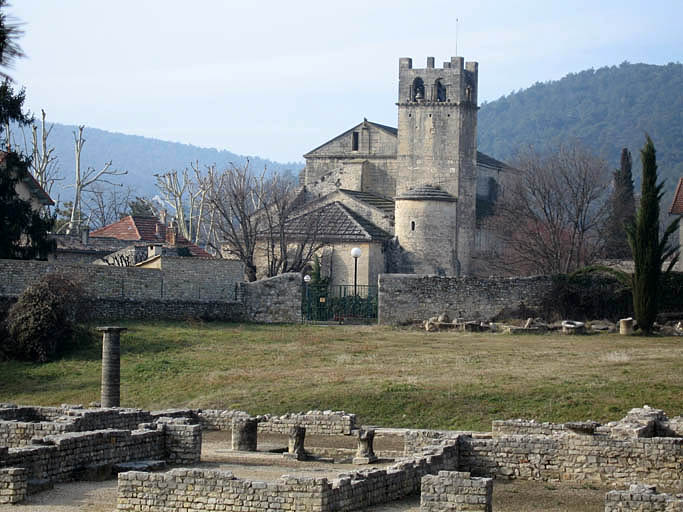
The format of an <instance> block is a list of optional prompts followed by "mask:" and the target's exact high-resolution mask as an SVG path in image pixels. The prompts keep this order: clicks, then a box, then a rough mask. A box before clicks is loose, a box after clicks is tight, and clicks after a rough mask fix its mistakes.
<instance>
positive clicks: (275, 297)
mask: <svg viewBox="0 0 683 512" xmlns="http://www.w3.org/2000/svg"><path fill="white" fill-rule="evenodd" d="M301 285H302V277H301V274H299V273H296V272H290V273H287V274H281V275H279V276H275V277H270V278H268V279H261V280H259V281H254V282H252V283H242V285H241V286H242V290H243V294H244V304H245V308H246V316H247V318H248V319H249V320H250V321H252V322H259V323H266V324H268V323H277V322H286V323H298V322H301V289H302V286H301Z"/></svg>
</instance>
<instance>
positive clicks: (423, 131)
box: [292, 57, 514, 285]
mask: <svg viewBox="0 0 683 512" xmlns="http://www.w3.org/2000/svg"><path fill="white" fill-rule="evenodd" d="M477 92H478V64H477V63H476V62H467V63H465V62H464V59H463V58H462V57H452V58H451V60H450V61H449V62H444V63H443V66H442V67H435V65H434V58H433V57H429V58H427V66H426V67H425V68H413V62H412V59H410V58H402V59H400V60H399V92H398V102H397V106H398V128H394V127H391V126H385V125H382V124H378V123H373V122H371V121H368V120H367V119H365V120H363V122H361V123H359V124H358V125H356V126H354V127H352V128H351V129H349V130H347V131H345V132H344V133H342V134H340V135H338V136H336V137H334V138H333V139H331V140H329V141H328V142H325V143H324V144H322V145H321V146H319V147H317V148H315V149H313V150H311V151H309V152H308V153H306V154H305V155H304V158H305V159H306V167H305V168H304V169H303V170H302V171H301V174H300V184H301V185H302V186H303V188H302V190H303V192H302V195H303V197H302V199H303V200H304V204H303V206H302V215H306V216H308V215H312V214H316V215H319V216H320V219H321V223H320V226H321V227H320V232H319V238H320V239H321V240H323V241H324V242H325V248H324V250H323V251H322V253H321V266H322V269H323V273H324V274H327V275H328V276H329V277H330V280H331V283H332V284H352V283H353V267H354V261H353V258H352V257H351V253H350V251H351V249H352V248H353V247H359V248H361V251H362V253H361V256H360V258H359V259H358V284H371V285H372V284H376V283H377V275H378V274H379V273H382V272H404V273H420V274H438V275H472V274H476V273H477V259H478V257H480V256H481V255H482V254H483V253H485V251H486V250H487V248H488V246H489V244H490V241H489V237H488V236H487V234H486V233H485V232H484V230H483V229H482V228H481V227H480V226H481V220H482V219H483V218H484V217H485V216H486V215H487V214H489V213H490V212H491V206H492V203H493V202H494V201H495V199H496V197H497V192H498V190H499V187H500V186H501V185H502V184H503V182H504V181H506V180H507V179H509V178H510V177H511V176H513V175H514V170H513V169H511V168H510V167H508V166H507V165H506V164H504V163H502V162H500V161H498V160H496V159H495V158H492V157H490V156H488V155H485V154H483V153H481V152H479V151H477V110H478V106H477ZM296 223H297V218H294V219H293V220H292V227H293V228H294V227H295V225H296ZM293 230H294V231H295V229H293Z"/></svg>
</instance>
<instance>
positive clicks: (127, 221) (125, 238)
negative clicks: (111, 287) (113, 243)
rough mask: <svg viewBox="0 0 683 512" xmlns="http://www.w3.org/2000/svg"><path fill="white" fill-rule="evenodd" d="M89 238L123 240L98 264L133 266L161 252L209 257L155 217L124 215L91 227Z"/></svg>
mask: <svg viewBox="0 0 683 512" xmlns="http://www.w3.org/2000/svg"><path fill="white" fill-rule="evenodd" d="M90 239H91V240H97V239H109V240H111V239H115V240H118V241H120V242H127V244H126V246H125V247H124V248H121V249H119V250H118V251H116V252H113V253H112V254H109V255H107V256H106V257H104V258H102V261H100V262H99V263H102V264H109V265H116V266H134V265H137V264H138V263H140V262H142V261H145V260H146V259H148V258H150V257H154V256H159V255H161V254H166V255H169V256H193V257H197V258H212V256H211V255H210V254H209V253H208V252H206V251H205V250H204V249H202V248H201V247H199V246H197V245H195V244H193V243H192V242H190V241H189V240H188V239H187V238H185V237H184V236H182V235H181V234H180V233H179V232H178V226H177V225H176V224H174V223H172V224H171V225H170V226H169V225H166V223H164V222H162V221H161V220H160V219H158V218H156V217H146V216H138V215H128V216H126V217H123V218H122V219H121V220H119V221H117V222H114V223H112V224H109V225H107V226H104V227H103V228H100V229H97V230H95V231H92V232H91V233H90Z"/></svg>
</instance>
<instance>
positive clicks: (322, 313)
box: [301, 284, 377, 323]
mask: <svg viewBox="0 0 683 512" xmlns="http://www.w3.org/2000/svg"><path fill="white" fill-rule="evenodd" d="M301 314H302V317H303V319H304V321H308V322H339V323H344V322H347V323H372V322H374V321H376V320H377V287H376V286H365V285H363V286H361V285H356V286H354V285H352V284H350V285H335V286H329V285H325V284H322V285H320V284H304V290H303V294H302V304H301Z"/></svg>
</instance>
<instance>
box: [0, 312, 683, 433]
mask: <svg viewBox="0 0 683 512" xmlns="http://www.w3.org/2000/svg"><path fill="white" fill-rule="evenodd" d="M127 327H128V328H129V329H130V330H129V331H128V332H127V333H125V334H124V336H123V346H122V402H123V405H128V406H139V407H147V408H159V407H167V406H175V407H179V406H191V407H203V408H210V407H213V408H241V409H245V410H248V411H249V412H251V413H254V414H259V413H266V412H270V413H284V412H292V411H299V410H308V409H344V410H347V411H351V412H355V413H356V414H358V415H359V416H360V420H361V421H362V422H366V423H373V424H379V425H392V426H405V427H424V428H457V429H477V430H488V428H489V427H490V422H491V420H492V419H501V418H513V417H526V418H536V419H539V420H545V421H567V420H580V419H589V418H590V419H594V420H597V421H606V420H613V419H617V418H619V417H621V416H623V414H624V413H625V412H626V411H627V410H628V409H630V408H631V407H635V406H642V405H643V404H648V405H651V406H653V407H660V408H663V409H665V410H666V411H667V412H669V414H670V415H676V414H681V412H682V411H683V382H682V379H681V377H680V376H681V372H682V370H683V339H682V338H673V337H670V338H666V337H661V338H641V337H621V336H618V335H607V334H605V335H595V336H560V335H544V336H510V335H502V334H464V333H459V334H454V333H426V332H423V331H412V330H405V329H391V328H386V327H368V326H306V325H294V326H260V325H238V324H219V323H210V324H201V323H193V324H182V323H157V324H150V323H145V324H143V323H130V324H127ZM100 350H101V349H100V347H99V344H98V337H97V335H96V334H93V335H92V338H91V343H90V345H88V346H87V347H86V348H83V349H81V350H80V351H78V352H75V353H73V354H71V355H70V356H69V357H67V358H65V359H62V360H60V361H57V362H54V363H49V364H44V365H32V364H21V363H9V362H5V363H0V401H12V402H16V403H34V404H59V403H64V402H66V403H86V404H87V403H88V402H90V401H95V400H97V399H98V393H99V371H100V366H99V351H100Z"/></svg>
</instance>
